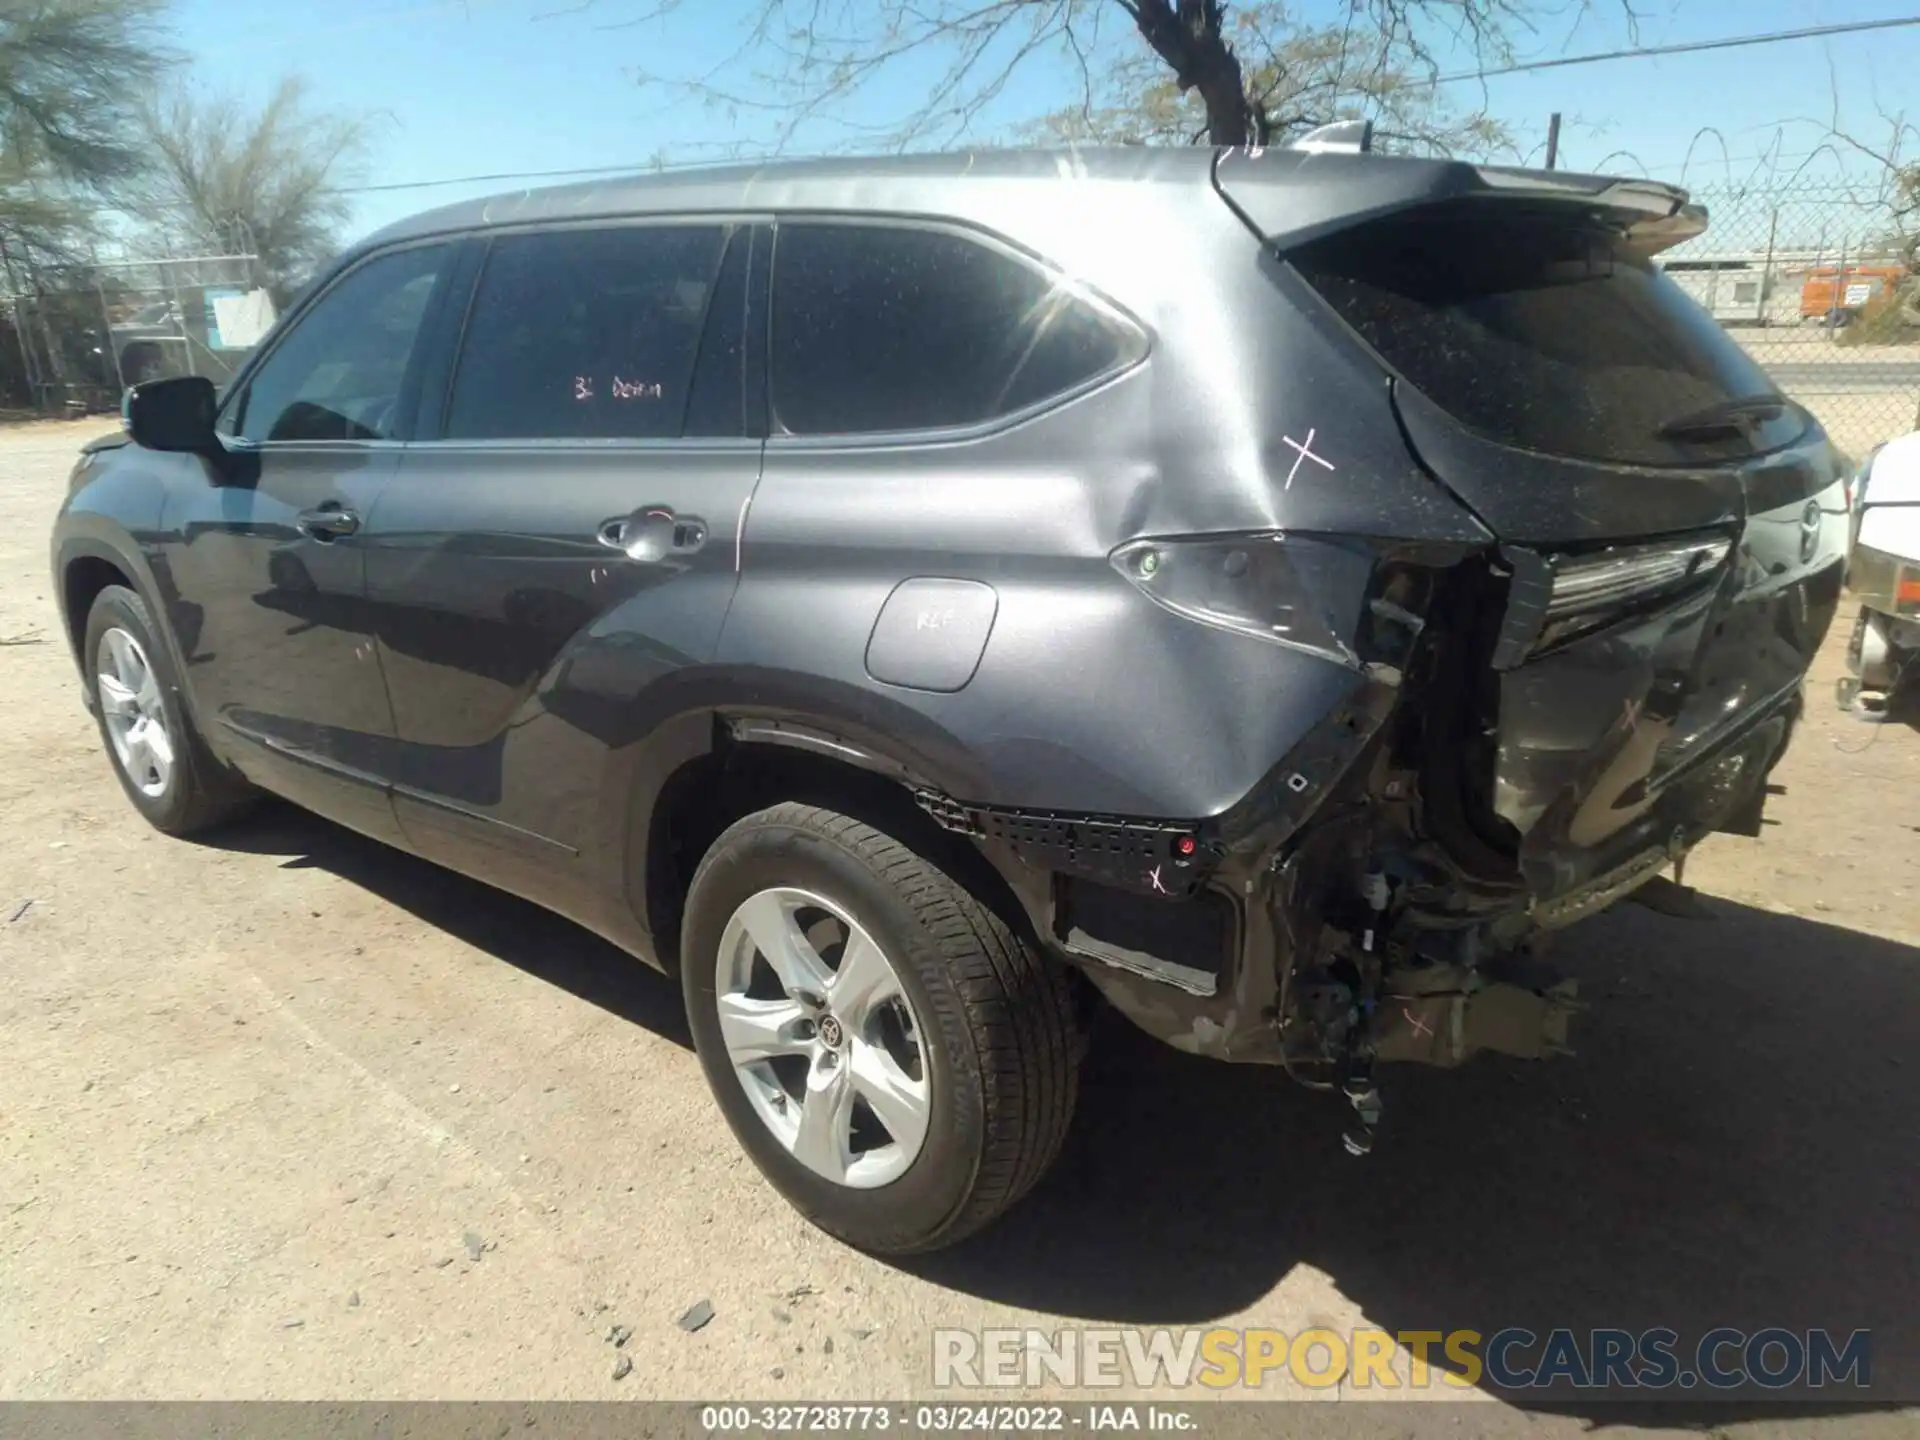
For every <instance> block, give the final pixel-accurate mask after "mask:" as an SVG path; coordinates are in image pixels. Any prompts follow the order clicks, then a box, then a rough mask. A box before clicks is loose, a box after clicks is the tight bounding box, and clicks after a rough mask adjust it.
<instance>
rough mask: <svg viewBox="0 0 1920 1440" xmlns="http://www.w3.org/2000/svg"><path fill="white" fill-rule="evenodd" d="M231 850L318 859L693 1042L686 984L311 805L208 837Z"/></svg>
mask: <svg viewBox="0 0 1920 1440" xmlns="http://www.w3.org/2000/svg"><path fill="white" fill-rule="evenodd" d="M203 843H206V844H210V845H216V846H219V847H220V848H221V849H224V850H242V851H246V852H248V853H250V854H259V855H280V856H285V857H286V858H285V859H284V860H283V861H282V862H281V863H282V864H283V865H284V866H285V867H287V868H298V867H304V866H317V867H319V868H320V869H323V870H327V871H330V872H331V873H333V874H335V875H338V876H340V877H341V878H342V879H345V880H350V881H352V882H353V883H354V884H356V885H358V886H360V887H361V888H362V889H364V890H368V891H371V892H372V893H374V894H376V895H378V896H380V897H381V898H382V899H384V900H387V901H388V902H390V903H391V904H394V905H398V906H399V907H400V908H401V909H403V910H406V911H408V912H409V913H410V914H413V915H417V916H418V917H419V918H420V919H422V920H424V921H426V922H427V923H428V924H429V925H432V926H433V927H434V928H436V929H439V930H444V931H446V932H447V933H448V934H449V935H453V936H456V937H457V938H459V939H461V940H464V941H465V942H466V943H467V944H469V945H471V946H473V947H474V948H475V949H477V950H481V951H484V952H486V953H487V954H489V955H492V956H494V957H496V958H497V959H500V960H504V961H506V962H507V963H508V964H509V965H513V966H516V967H518V968H519V969H521V970H524V971H526V972H527V973H528V974H530V975H534V976H537V977H538V978H539V979H541V980H544V981H546V982H547V983H548V984H550V985H557V986H559V987H560V988H561V989H563V990H567V991H570V992H571V993H573V994H575V995H578V996H579V997H580V998H581V999H582V1000H586V1001H589V1002H591V1003H592V1004H595V1005H598V1006H599V1007H600V1008H601V1009H603V1010H606V1011H608V1012H610V1013H612V1014H614V1015H618V1016H619V1017H620V1018H621V1019H623V1020H630V1021H632V1022H633V1023H634V1024H636V1025H644V1026H645V1027H646V1028H647V1029H649V1030H651V1031H653V1032H654V1033H655V1034H657V1035H660V1036H663V1037H664V1038H666V1039H668V1040H671V1041H673V1042H674V1043H675V1044H676V1045H683V1046H685V1047H687V1048H688V1049H692V1048H693V1035H692V1033H691V1032H690V1031H689V1030H688V1029H687V1017H686V1010H685V1008H684V1006H683V1004H682V1002H681V999H680V987H679V986H678V985H676V984H675V983H674V982H673V981H672V980H670V979H668V978H667V977H666V976H664V975H662V974H660V973H659V972H658V971H657V970H654V969H652V968H650V967H649V966H647V965H645V964H643V963H641V962H640V961H638V960H636V959H634V957H633V956H631V955H629V954H627V953H626V952H625V951H623V950H620V949H619V948H617V947H616V946H614V945H611V944H609V943H608V942H607V941H605V940H602V939H601V938H600V937H599V936H597V935H594V934H592V933H591V932H589V931H587V930H584V929H582V928H581V927H580V926H578V925H575V924H574V923H573V922H571V921H569V920H563V919H562V918H561V917H560V916H558V915H555V914H554V913H553V912H552V911H550V910H543V909H541V908H540V907H539V906H538V905H535V904H533V903H531V902H530V901H526V900H521V899H518V898H516V897H514V896H512V895H508V894H506V893H505V892H503V891H500V890H495V889H493V888H492V887H490V886H487V885H482V884H480V883H479V882H478V881H476V880H469V879H467V878H466V877H465V876H463V875H456V874H454V873H453V872H452V871H451V870H445V869H442V868H441V867H440V866H438V865H434V864H432V863H430V862H428V861H426V860H421V859H418V858H416V857H415V856H412V855H408V854H405V853H404V852H402V851H399V850H395V849H393V848H392V847H391V846H388V845H383V844H381V843H380V842H379V841H377V840H369V839H367V838H366V837H365V836H363V835H357V834H355V833H354V832H353V831H351V830H347V829H344V828H343V827H341V826H338V825H335V824H333V823H331V822H330V821H326V820H322V819H320V818H319V817H318V816H315V815H310V814H308V813H307V812H306V811H304V810H298V809H295V808H294V807H293V806H291V805H286V804H282V803H280V802H278V801H272V802H269V803H268V804H267V805H265V806H263V807H262V808H261V810H260V811H259V812H258V813H257V814H254V815H251V816H249V817H248V818H247V819H245V820H243V821H240V822H238V823H236V824H233V825H227V826H224V827H222V828H221V829H219V830H216V831H214V832H212V833H211V834H209V835H207V836H206V837H204V842H203Z"/></svg>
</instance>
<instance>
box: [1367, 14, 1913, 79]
mask: <svg viewBox="0 0 1920 1440" xmlns="http://www.w3.org/2000/svg"><path fill="white" fill-rule="evenodd" d="M1908 25H1920V15H1906V16H1902V17H1901V18H1899V19H1896V20H1848V21H1843V22H1841V23H1839V24H1835V25H1809V26H1807V27H1806V28H1804V29H1800V30H1768V31H1765V32H1761V33H1756V34H1752V35H1725V36H1722V37H1720V38H1719V39H1717V40H1683V41H1679V42H1677V43H1675V44H1672V45H1633V46H1629V47H1628V48H1626V49H1624V50H1600V51H1596V52H1595V53H1594V54H1591V55H1557V56H1555V57H1554V58H1553V59H1551V60H1522V61H1519V62H1517V63H1515V64H1512V65H1500V66H1496V67H1495V68H1494V69H1492V70H1461V71H1458V72H1456V73H1454V74H1451V75H1436V76H1434V77H1433V78H1432V79H1431V80H1409V81H1407V82H1406V83H1405V85H1404V86H1400V87H1396V88H1403V89H1418V88H1419V87H1420V86H1422V85H1452V84H1456V83H1458V82H1459V81H1462V80H1491V79H1493V78H1494V77H1495V76H1499V75H1525V74H1528V73H1530V72H1532V71H1535V70H1557V69H1560V68H1561V67H1563V66H1567V65H1598V64H1600V63H1601V62H1602V61H1606V60H1647V59H1652V58H1655V57H1657V56H1661V55H1690V54H1694V53H1696V52H1698V51H1701V50H1738V49H1741V48H1743V47H1745V46H1749V45H1777V44H1780V43H1781V42H1783V41H1787V40H1822V39H1825V38H1827V37H1828V36H1832V35H1856V34H1859V33H1860V32H1862V31H1866V30H1897V29H1900V28H1902V27H1904V26H1908Z"/></svg>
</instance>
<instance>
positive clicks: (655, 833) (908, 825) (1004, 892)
mask: <svg viewBox="0 0 1920 1440" xmlns="http://www.w3.org/2000/svg"><path fill="white" fill-rule="evenodd" d="M687 718H688V719H691V718H692V717H687ZM683 724H684V722H683ZM696 729H699V730H704V732H705V743H704V744H695V743H693V741H694V738H695V737H694V731H695V730H696ZM663 730H664V731H665V733H664V734H663V736H662V741H663V744H662V749H664V750H665V751H666V752H667V754H668V755H671V757H672V763H671V765H670V766H668V765H660V766H653V767H647V769H648V771H649V772H650V773H649V778H647V779H646V780H643V781H641V782H639V783H636V785H635V787H634V792H633V793H634V803H633V806H632V810H631V813H630V815H629V817H628V831H627V837H626V846H625V863H624V866H623V873H624V882H625V887H626V899H627V904H628V905H629V906H630V907H631V909H632V911H633V913H634V915H635V916H636V917H637V918H638V919H639V920H640V922H641V924H642V925H643V926H644V927H645V929H646V931H647V932H648V934H649V936H650V937H651V940H652V945H651V948H652V950H653V952H654V955H655V957H656V959H658V961H659V962H660V964H661V965H662V967H663V968H666V969H667V970H669V971H672V970H676V969H677V968H678V965H679V939H680V921H681V915H682V913H683V909H684V905H685V901H686V896H687V891H688V889H689V887H690V886H691V884H692V880H693V875H694V871H695V869H696V868H697V867H698V865H699V863H700V860H701V858H702V857H703V856H704V855H705V854H706V852H707V851H708V849H709V848H711V846H712V844H713V842H714V841H715V840H716V839H718V838H719V836H720V834H721V832H722V831H724V830H725V829H726V828H727V827H728V826H729V825H731V824H733V823H734V822H735V821H736V820H739V819H740V818H741V817H743V816H745V815H749V814H751V813H753V812H754V811H756V810H762V809H766V808H768V807H770V806H773V805H777V804H780V803H782V802H785V801H798V802H802V803H807V804H813V805H818V806H821V807H822V808H826V809H832V810H835V811H837V812H839V813H841V814H846V815H851V816H853V817H854V818H856V819H860V820H862V821H864V822H866V823H867V824H869V825H872V826H873V827H874V828H876V829H879V830H883V831H885V832H886V833H887V834H889V835H891V836H892V837H893V838H894V839H896V840H898V841H899V842H900V843H902V844H903V845H906V846H907V847H908V848H910V849H912V850H914V851H915V852H916V853H917V854H920V855H921V856H923V857H924V858H926V859H928V860H929V861H931V862H933V863H935V864H937V865H939V866H940V867H941V868H942V869H944V870H946V871H947V872H948V873H949V874H951V875H952V876H953V877H954V878H955V879H956V880H958V881H960V882H962V883H963V884H965V885H966V886H967V887H968V888H969V889H970V890H971V891H972V892H973V893H974V894H975V895H976V896H977V897H978V898H979V899H980V900H981V902H982V903H984V904H986V905H988V906H989V907H991V908H992V909H993V910H994V911H995V912H996V913H997V914H999V915H1000V917H1001V919H1002V920H1003V921H1005V922H1006V923H1007V924H1008V925H1009V926H1010V927H1013V928H1014V929H1015V930H1016V932H1017V933H1022V934H1025V935H1027V936H1029V937H1032V936H1034V935H1035V934H1036V931H1037V925H1036V920H1035V913H1034V912H1035V907H1037V906H1042V905H1043V904H1044V894H1045V877H1043V876H1039V875H1038V874H1037V873H1036V872H1032V871H1030V870H1028V869H1027V868H1026V867H1024V866H1022V865H1020V863H1019V862H1018V861H1017V860H1014V859H1013V858H1012V857H1011V856H1008V855H997V854H991V853H989V848H988V847H984V846H978V845H976V844H975V843H974V842H972V841H970V840H968V839H967V838H965V837H963V836H960V835H956V834H954V833H953V832H951V831H948V830H945V829H943V828H942V827H941V826H940V825H939V824H938V823H937V822H936V821H935V820H934V818H933V817H932V816H931V815H930V814H928V812H927V811H926V810H925V809H924V808H923V807H922V806H921V805H920V803H919V801H918V799H917V798H916V795H917V793H919V792H925V791H933V792H935V793H946V788H945V786H944V785H943V784H942V783H941V777H938V776H936V775H934V774H932V773H930V772H929V771H928V770H927V769H926V767H925V766H924V764H923V763H921V762H920V761H919V760H918V757H913V756H910V755H907V754H906V753H904V750H903V747H900V746H898V745H897V744H888V743H887V742H886V741H885V740H880V741H878V742H877V743H876V742H875V741H874V740H872V739H870V738H868V737H866V736H864V735H861V736H856V735H855V734H853V733H850V732H851V730H852V727H850V726H847V725H844V724H837V723H836V722H834V721H832V720H828V719H822V718H819V717H814V716H803V715H796V714H768V713H754V714H733V713H729V712H727V711H724V710H718V711H709V712H705V713H704V714H703V715H701V716H700V717H699V719H698V722H697V723H696V724H688V725H684V728H681V729H679V732H678V733H677V734H675V733H674V731H673V728H672V727H663ZM662 758H665V756H663V757H662ZM1017 882H1024V883H1017Z"/></svg>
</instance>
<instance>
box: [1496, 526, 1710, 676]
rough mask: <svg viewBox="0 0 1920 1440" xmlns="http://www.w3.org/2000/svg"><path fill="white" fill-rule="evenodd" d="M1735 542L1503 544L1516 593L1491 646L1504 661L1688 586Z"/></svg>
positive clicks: (1704, 537) (1702, 579)
mask: <svg viewBox="0 0 1920 1440" xmlns="http://www.w3.org/2000/svg"><path fill="white" fill-rule="evenodd" d="M1732 549H1733V542H1732V541H1731V540H1730V539H1728V538H1727V537H1726V536H1725V535H1720V534H1698V535H1689V536H1683V537H1681V538H1678V539H1673V540H1655V541H1651V542H1648V543H1646V544H1640V545H1616V546H1613V547H1611V548H1609V549H1606V550H1600V551H1592V552H1587V553H1582V554H1548V555H1542V554H1540V553H1539V552H1538V551H1534V550H1527V549H1522V548H1519V547H1512V546H1510V547H1508V548H1507V549H1505V550H1503V551H1502V552H1501V554H1502V556H1503V558H1504V559H1505V560H1506V561H1507V563H1508V564H1509V565H1511V566H1512V569H1513V587H1512V595H1513V599H1512V600H1511V602H1510V603H1509V605H1508V611H1507V618H1506V621H1505V623H1504V624H1503V626H1502V627H1501V632H1500V640H1499V644H1498V646H1497V648H1496V649H1495V652H1494V659H1493V663H1494V667H1495V668H1496V669H1503V670H1504V669H1507V668H1509V667H1510V666H1513V665H1517V664H1519V663H1520V662H1521V661H1522V660H1523V659H1525V658H1526V657H1527V656H1528V655H1530V654H1533V653H1536V652H1538V651H1540V650H1543V649H1546V648H1548V647H1549V646H1553V645H1557V644H1559V643H1560V642H1562V641H1564V640H1568V639H1570V638H1572V637H1573V636H1575V635H1580V634H1584V633H1586V632H1587V631H1589V630H1597V629H1599V628H1600V627H1601V626H1603V625H1608V624H1611V623H1612V622H1613V621H1614V620H1615V619H1617V618H1619V617H1620V616H1622V615H1625V614H1628V613H1631V612H1633V611H1635V610H1639V609H1642V608H1643V607H1645V606H1647V605H1649V604H1653V603H1656V602H1658V601H1661V600H1663V599H1667V598H1670V597H1673V596H1676V595H1678V594H1680V593H1681V592H1683V591H1686V590H1691V589H1693V588H1695V587H1697V586H1699V585H1701V584H1703V583H1706V582H1707V581H1708V580H1709V579H1710V578H1711V577H1712V576H1714V575H1717V574H1719V573H1720V572H1721V568H1722V567H1723V566H1724V565H1725V564H1726V561H1727V556H1728V554H1729V552H1730V551H1731V550H1732Z"/></svg>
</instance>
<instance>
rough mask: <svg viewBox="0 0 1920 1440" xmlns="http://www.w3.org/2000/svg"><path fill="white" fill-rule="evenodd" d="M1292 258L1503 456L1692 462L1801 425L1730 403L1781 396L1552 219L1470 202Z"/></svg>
mask: <svg viewBox="0 0 1920 1440" xmlns="http://www.w3.org/2000/svg"><path fill="white" fill-rule="evenodd" d="M1516 212H1517V213H1516ZM1289 258H1291V259H1292V261H1293V264H1294V266H1295V267H1296V269H1297V270H1298V271H1299V273H1300V274H1301V275H1302V276H1303V277H1304V278H1305V279H1306V281H1307V283H1308V284H1310V285H1311V286H1312V287H1313V288H1314V289H1315V290H1316V291H1317V292H1318V293H1319V294H1320V296H1321V297H1322V298H1323V299H1325V300H1326V301H1327V303H1328V304H1329V305H1331V306H1332V307H1333V309H1334V310H1335V311H1337V312H1338V313H1339V315H1340V317H1341V318H1342V319H1343V320H1345V321H1346V322H1347V323H1348V324H1349V325H1351V326H1352V327H1353V328H1354V329H1355V330H1356V331H1358V332H1359V334H1360V336H1361V338H1362V339H1364V340H1365V341H1366V342H1367V344H1368V345H1370V346H1372V347H1373V349H1374V350H1375V351H1377V352H1378V353H1379V355H1380V357H1381V358H1382V359H1383V360H1384V361H1385V362H1386V363H1387V364H1388V365H1389V366H1390V367H1391V368H1392V369H1394V370H1395V371H1397V372H1398V373H1399V374H1400V376H1401V377H1402V378H1403V379H1405V380H1406V382H1407V383H1408V384H1410V385H1413V386H1414V387H1415V388H1417V389H1419V390H1420V391H1422V392H1423V393H1424V394H1425V395H1426V396H1427V398H1428V399H1430V400H1432V401H1433V402H1434V403H1435V404H1437V405H1438V406H1440V407H1441V408H1442V409H1443V410H1445V411H1447V412H1448V413H1449V414H1451V415H1452V416H1453V417H1454V418H1455V419H1456V420H1458V421H1460V422H1461V423H1462V424H1464V425H1467V426H1468V427H1470V428H1472V429H1474V430H1477V431H1479V432H1480V433H1481V434H1483V435H1486V436H1488V437H1489V438H1491V439H1494V440H1498V441H1502V442H1504V443H1506V444H1509V445H1514V446H1518V447H1520V448H1523V449H1527V450H1536V451H1542V452H1545V453H1547V454H1552V455H1561V456H1567V457H1571V458H1576V459H1583V460H1601V461H1613V462H1616V463H1623V464H1643V465H1663V464H1664V465H1671V464H1697V463H1702V462H1705V461H1711V460H1713V459H1717V458H1725V457H1744V456H1746V455H1750V454H1753V453H1755V452H1757V451H1760V450H1768V449H1773V448H1777V447H1778V446H1780V445H1784V444H1788V443H1791V442H1792V441H1793V440H1795V439H1797V438H1798V437H1799V435H1800V434H1801V433H1802V431H1803V429H1804V425H1805V422H1804V419H1803V417H1802V412H1800V411H1799V410H1797V409H1796V408H1795V407H1793V406H1792V405H1791V404H1788V403H1785V402H1782V404H1781V405H1779V406H1777V407H1774V408H1773V409H1772V410H1771V411H1769V410H1768V409H1767V408H1766V407H1764V406H1762V407H1758V408H1756V407H1752V406H1748V407H1744V408H1743V407H1739V406H1732V405H1730V404H1729V402H1732V401H1739V400H1750V399H1752V398H1754V397H1758V396H1773V395H1777V393H1778V392H1777V390H1776V388H1775V386H1774V384H1773V382H1772V381H1770V380H1769V379H1768V378H1767V376H1766V374H1765V373H1764V372H1763V371H1762V370H1761V369H1760V367H1759V366H1758V365H1757V364H1755V363H1754V361H1753V360H1752V359H1751V358H1749V357H1748V355H1747V354H1746V352H1745V351H1743V350H1742V349H1741V348H1740V347H1739V346H1738V345H1737V344H1735V343H1734V342H1733V340H1732V339H1731V338H1729V337H1728V335H1727V334H1726V332H1725V331H1723V330H1722V329H1721V328H1720V326H1719V325H1718V324H1717V323H1716V322H1715V321H1714V320H1713V319H1712V317H1710V316H1709V315H1708V314H1707V313H1706V311H1704V310H1703V309H1701V308H1700V306H1699V305H1697V304H1695V303H1694V302H1693V301H1692V300H1690V299H1689V298H1688V297H1687V296H1686V294H1685V293H1684V292H1682V291H1681V289H1680V288H1679V287H1678V286H1677V285H1675V284H1674V282H1673V281H1671V280H1670V279H1668V278H1667V277H1666V276H1665V275H1663V274H1662V273H1661V272H1660V271H1659V270H1658V269H1656V268H1655V267H1654V266H1653V265H1651V264H1650V263H1648V262H1647V261H1645V260H1641V259H1636V258H1632V257H1630V256H1627V255H1623V254H1621V253H1620V252H1619V251H1618V250H1617V249H1616V247H1615V245H1614V244H1613V241H1612V237H1611V236H1609V235H1608V234H1606V233H1604V232H1601V231H1597V230H1593V229H1589V228H1586V227H1584V226H1582V225H1578V224H1569V223H1568V222H1567V221H1566V220H1565V219H1564V218H1560V217H1556V216H1554V215H1551V214H1547V213H1541V212H1539V211H1523V210H1520V207H1518V206H1514V205H1507V204H1490V203H1487V202H1484V201H1482V202H1478V203H1477V204H1475V203H1473V202H1468V203H1466V204H1463V205H1460V206H1444V205H1443V206H1436V207H1433V208H1431V209H1426V210H1420V211H1416V212H1414V213H1412V214H1410V215H1406V216H1399V217H1395V218H1392V219H1389V220H1385V221H1378V222H1375V223H1374V224H1371V225H1366V226H1363V227H1361V228H1359V229H1357V230H1350V231H1344V232H1342V233H1340V234H1337V235H1335V236H1332V237H1330V238H1328V239H1326V240H1322V241H1318V242H1316V243H1314V244H1312V245H1309V246H1305V247H1302V248H1301V249H1300V250H1299V251H1297V252H1294V253H1293V254H1292V255H1291V256H1290V257H1289ZM1714 416H1722V417H1731V421H1729V420H1727V419H1722V420H1721V421H1720V422H1718V423H1717V424H1716V423H1713V420H1712V417H1714Z"/></svg>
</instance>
